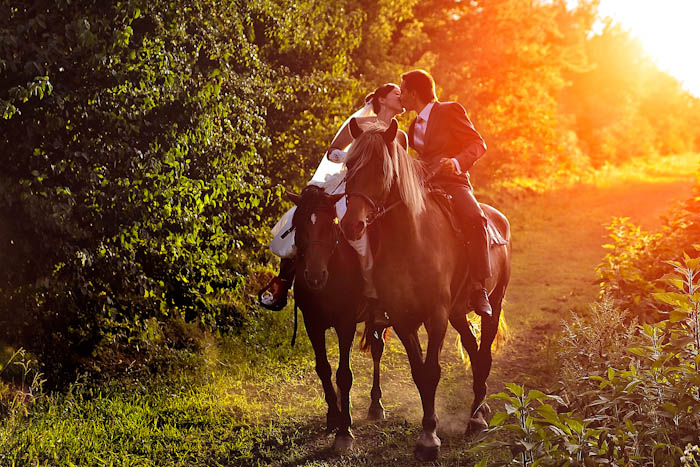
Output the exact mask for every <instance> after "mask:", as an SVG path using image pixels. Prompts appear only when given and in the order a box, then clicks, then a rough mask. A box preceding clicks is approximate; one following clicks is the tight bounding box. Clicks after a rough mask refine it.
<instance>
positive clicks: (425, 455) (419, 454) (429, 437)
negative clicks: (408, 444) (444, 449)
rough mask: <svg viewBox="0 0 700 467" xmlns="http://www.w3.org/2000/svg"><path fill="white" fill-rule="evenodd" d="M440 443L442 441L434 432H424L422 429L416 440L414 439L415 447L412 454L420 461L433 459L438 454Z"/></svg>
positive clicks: (435, 458)
mask: <svg viewBox="0 0 700 467" xmlns="http://www.w3.org/2000/svg"><path fill="white" fill-rule="evenodd" d="M441 445H442V441H440V438H438V437H437V435H436V434H435V433H429V432H428V433H426V432H425V431H424V432H423V433H421V435H420V437H419V438H418V441H416V448H415V449H414V450H413V454H414V455H415V456H416V459H418V460H419V461H421V462H427V461H434V460H437V458H438V457H439V456H440V446H441Z"/></svg>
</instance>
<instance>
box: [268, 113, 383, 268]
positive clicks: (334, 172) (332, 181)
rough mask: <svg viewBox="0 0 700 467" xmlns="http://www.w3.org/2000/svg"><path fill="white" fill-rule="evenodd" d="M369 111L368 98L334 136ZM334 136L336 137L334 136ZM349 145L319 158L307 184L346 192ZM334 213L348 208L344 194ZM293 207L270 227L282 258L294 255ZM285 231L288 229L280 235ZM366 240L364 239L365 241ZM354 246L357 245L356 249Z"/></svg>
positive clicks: (272, 245) (331, 191) (276, 251)
mask: <svg viewBox="0 0 700 467" xmlns="http://www.w3.org/2000/svg"><path fill="white" fill-rule="evenodd" d="M369 115H374V112H373V111H372V103H371V102H367V103H365V106H364V107H362V108H361V109H360V110H358V111H356V112H355V113H354V114H352V115H351V116H350V117H348V118H347V119H346V120H345V122H343V124H342V125H341V126H340V128H339V129H338V131H337V133H336V134H335V136H336V137H337V136H338V134H340V132H341V131H343V128H345V126H346V125H347V124H348V123H349V122H350V120H351V119H353V118H359V117H366V116H369ZM334 139H335V138H334ZM349 147H350V145H348V147H346V148H344V151H333V152H332V153H330V154H329V153H326V154H324V155H323V157H322V158H321V162H320V163H319V164H318V167H317V168H316V171H315V172H314V175H313V177H311V180H310V181H309V185H317V186H319V187H321V188H323V189H324V190H325V191H326V193H328V194H331V195H333V194H336V193H343V192H345V170H346V169H345V165H344V162H345V159H344V156H345V151H347V150H348V148H349ZM335 209H336V214H337V216H338V219H342V218H343V216H344V215H345V211H347V205H346V201H345V197H344V196H343V197H342V198H341V199H340V201H338V202H337V203H336V205H335ZM294 211H296V206H294V207H293V208H292V209H290V210H289V211H287V212H286V213H284V215H283V216H282V218H281V219H280V220H279V221H278V222H277V224H275V226H274V227H273V229H272V235H273V238H272V241H271V242H270V251H272V252H273V253H274V254H276V255H277V256H279V257H281V258H292V257H294V255H296V245H295V242H294V231H293V230H292V231H290V230H289V229H290V228H291V226H292V217H294ZM285 232H289V234H287V235H286V236H284V237H283V235H284V233H285ZM365 243H366V242H365ZM357 248H359V250H358V253H359V254H360V255H362V254H363V250H365V249H366V248H365V246H364V244H363V246H359V247H357ZM357 248H356V249H357Z"/></svg>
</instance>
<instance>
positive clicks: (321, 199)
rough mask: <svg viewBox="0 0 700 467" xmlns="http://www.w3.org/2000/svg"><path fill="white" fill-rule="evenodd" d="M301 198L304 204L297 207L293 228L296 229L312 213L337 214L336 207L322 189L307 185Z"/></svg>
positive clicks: (293, 217) (293, 218)
mask: <svg viewBox="0 0 700 467" xmlns="http://www.w3.org/2000/svg"><path fill="white" fill-rule="evenodd" d="M301 197H302V200H303V202H301V203H299V204H298V205H297V209H296V211H294V215H293V216H292V227H294V228H296V227H297V226H298V225H299V222H301V220H302V219H306V218H308V217H309V216H310V215H311V213H312V212H315V211H321V210H322V211H333V212H335V205H334V204H333V203H332V202H331V200H330V198H329V196H328V194H327V193H326V192H325V191H324V190H323V188H321V187H318V186H316V185H307V186H306V187H304V189H303V190H302V191H301Z"/></svg>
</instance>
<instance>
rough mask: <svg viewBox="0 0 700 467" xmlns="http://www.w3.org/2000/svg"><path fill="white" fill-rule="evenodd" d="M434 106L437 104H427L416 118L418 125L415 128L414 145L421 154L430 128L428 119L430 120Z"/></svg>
mask: <svg viewBox="0 0 700 467" xmlns="http://www.w3.org/2000/svg"><path fill="white" fill-rule="evenodd" d="M434 104H435V102H429V103H428V104H426V106H425V107H423V110H421V111H420V112H419V113H418V116H417V117H416V125H415V126H414V127H413V145H414V146H415V148H416V151H418V152H419V153H422V152H423V145H424V144H425V141H424V140H425V130H426V129H427V128H428V119H429V118H430V112H431V111H432V110H433V105H434Z"/></svg>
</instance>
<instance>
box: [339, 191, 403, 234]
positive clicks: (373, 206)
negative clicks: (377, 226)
mask: <svg viewBox="0 0 700 467" xmlns="http://www.w3.org/2000/svg"><path fill="white" fill-rule="evenodd" d="M353 196H354V197H357V198H360V199H361V200H362V201H364V203H365V204H367V205H368V206H369V207H370V214H369V216H367V219H366V220H365V225H366V226H367V227H369V226H370V225H372V224H373V223H374V222H376V221H377V220H379V219H381V218H382V217H383V216H384V215H385V214H386V213H388V212H389V211H391V210H392V209H394V208H395V207H396V206H398V205H399V204H401V200H400V199H399V200H396V201H394V202H393V203H391V204H389V205H388V206H386V202H387V201H386V200H384V201H383V202H382V204H379V205H377V203H375V202H374V201H372V198H370V197H369V196H367V195H366V194H364V193H360V192H359V191H353V192H350V193H347V192H346V193H345V197H346V198H347V201H350V198H351V197H353Z"/></svg>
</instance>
